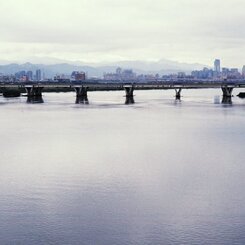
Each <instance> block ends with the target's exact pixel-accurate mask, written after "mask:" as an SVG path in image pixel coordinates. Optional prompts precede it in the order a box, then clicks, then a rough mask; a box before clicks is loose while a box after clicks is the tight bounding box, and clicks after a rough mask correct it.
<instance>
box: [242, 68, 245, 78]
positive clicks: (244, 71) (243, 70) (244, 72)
mask: <svg viewBox="0 0 245 245" xmlns="http://www.w3.org/2000/svg"><path fill="white" fill-rule="evenodd" d="M242 77H243V78H245V65H244V66H243V67H242Z"/></svg>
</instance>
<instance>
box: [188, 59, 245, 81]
mask: <svg viewBox="0 0 245 245" xmlns="http://www.w3.org/2000/svg"><path fill="white" fill-rule="evenodd" d="M191 76H192V77H193V78H194V79H215V80H225V79H243V78H245V66H243V68H242V72H239V69H238V68H226V67H223V68H221V62H220V60H219V59H216V60H215V61H214V68H213V69H209V68H207V67H204V68H203V70H201V71H192V72H191Z"/></svg>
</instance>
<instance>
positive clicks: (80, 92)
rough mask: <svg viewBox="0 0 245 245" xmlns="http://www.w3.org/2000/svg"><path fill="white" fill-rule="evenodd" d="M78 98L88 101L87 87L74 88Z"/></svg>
mask: <svg viewBox="0 0 245 245" xmlns="http://www.w3.org/2000/svg"><path fill="white" fill-rule="evenodd" d="M74 89H75V91H76V96H77V98H84V99H88V93H87V92H88V87H86V86H83V85H82V86H74Z"/></svg>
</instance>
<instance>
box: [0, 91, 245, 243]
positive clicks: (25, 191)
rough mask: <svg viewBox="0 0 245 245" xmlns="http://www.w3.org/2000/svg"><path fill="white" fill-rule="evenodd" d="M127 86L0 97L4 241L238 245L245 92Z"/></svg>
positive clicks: (243, 209) (244, 202)
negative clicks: (131, 99)
mask: <svg viewBox="0 0 245 245" xmlns="http://www.w3.org/2000/svg"><path fill="white" fill-rule="evenodd" d="M238 92H239V91H238V90H235V94H237V93H238ZM135 94H136V96H135V102H136V103H135V104H133V105H125V104H124V102H125V101H124V100H125V98H124V97H123V95H124V92H123V91H119V92H91V93H89V94H88V96H89V103H90V104H89V105H83V104H75V94H74V93H66V94H65V93H60V94H55V93H54V94H44V96H43V99H44V103H43V104H28V103H26V98H25V97H21V98H11V99H6V98H3V97H0V244H20V245H22V244H24V245H29V244H85V245H87V244H88V245H97V244H98V245H110V244H112V245H114V244H115V245H117V244H120V245H121V244H129V245H131V244H133V245H134V244H136V245H138V244H139V245H142V244H143V245H146V244H147V245H148V244H167V245H168V244H222V245H223V244H245V232H244V231H245V150H244V149H245V100H242V99H239V98H237V97H234V98H233V100H232V104H222V103H221V100H222V97H221V91H220V90H194V91H183V96H184V97H183V98H182V100H181V101H175V99H174V92H173V91H136V93H135Z"/></svg>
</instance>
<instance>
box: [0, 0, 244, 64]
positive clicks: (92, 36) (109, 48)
mask: <svg viewBox="0 0 245 245" xmlns="http://www.w3.org/2000/svg"><path fill="white" fill-rule="evenodd" d="M0 2H1V10H0V20H1V22H0V23H1V24H0V31H1V39H0V60H3V61H4V60H6V61H10V62H11V61H19V62H25V61H28V57H33V58H37V59H38V58H42V57H43V59H44V60H45V59H48V58H56V59H61V60H68V61H83V62H95V63H97V62H114V61H121V60H144V61H152V60H153V61H154V60H159V59H162V58H165V59H170V60H176V61H179V62H186V63H201V64H211V63H212V62H213V58H210V57H219V58H220V59H221V60H223V61H224V62H225V63H224V66H227V67H240V66H242V65H243V64H245V55H244V53H245V45H244V43H243V38H244V34H245V33H244V31H243V28H242V25H241V23H243V22H244V19H245V17H244V14H243V9H244V7H245V3H244V1H241V0H235V1H231V0H228V1H225V2H224V1H221V0H215V1H212V2H210V1H207V0H205V1H193V0H185V1H177V0H173V1H168V0H165V1H160V0H156V1H154V3H152V2H150V1H148V0H143V1H138V0H133V1H121V0H118V1H116V2H115V1H110V0H100V1H98V0H97V1H96V0H93V1H86V0H84V1H78V0H73V1H67V0H63V1H57V0H53V1H52V2H50V1H46V0H44V1H40V0H36V1H31V0H22V1H17V0H10V1H3V0H0ZM27 6H28V7H27ZM204 10H205V11H204Z"/></svg>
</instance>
